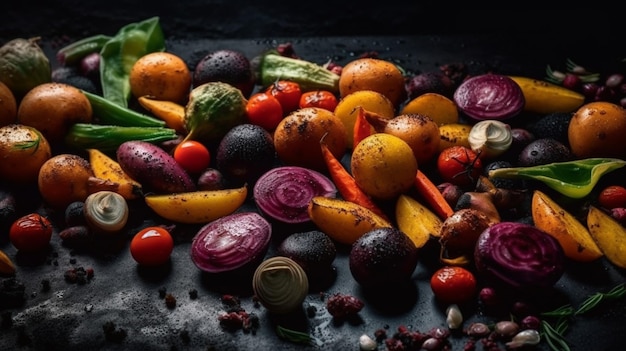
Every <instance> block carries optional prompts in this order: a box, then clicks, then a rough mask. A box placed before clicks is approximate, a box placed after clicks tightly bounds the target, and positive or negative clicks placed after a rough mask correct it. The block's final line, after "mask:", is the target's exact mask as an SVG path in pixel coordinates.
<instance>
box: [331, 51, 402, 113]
mask: <svg viewBox="0 0 626 351" xmlns="http://www.w3.org/2000/svg"><path fill="white" fill-rule="evenodd" d="M359 90H373V91H377V92H379V93H381V94H383V95H385V96H386V97H387V98H388V99H389V100H390V101H391V103H393V105H394V106H398V105H399V104H400V103H401V102H402V101H403V100H404V99H405V98H406V89H405V86H404V75H403V74H402V71H401V70H400V69H399V68H398V66H396V65H395V64H394V63H392V62H390V61H386V60H382V59H375V58H358V59H355V60H353V61H350V62H348V63H347V64H346V65H345V66H344V67H343V69H342V71H341V77H340V78H339V95H340V97H341V98H344V97H346V96H347V95H348V94H351V93H353V92H355V91H359Z"/></svg>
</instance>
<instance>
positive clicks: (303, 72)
mask: <svg viewBox="0 0 626 351" xmlns="http://www.w3.org/2000/svg"><path fill="white" fill-rule="evenodd" d="M257 69H258V74H259V76H260V81H261V84H262V85H263V86H269V85H271V84H273V83H274V82H276V81H277V80H280V79H284V80H290V81H294V82H296V83H298V84H299V85H300V88H301V89H302V90H303V91H310V90H318V89H319V90H328V91H330V92H333V93H337V92H338V91H339V75H338V74H336V73H333V72H331V71H330V70H328V69H326V68H325V67H323V66H320V65H318V64H315V63H313V62H310V61H305V60H301V59H295V58H291V57H285V56H281V55H279V54H277V53H275V52H274V51H270V52H269V53H266V54H265V55H263V56H262V57H261V58H260V64H259V66H258V68H257Z"/></svg>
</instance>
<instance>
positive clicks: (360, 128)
mask: <svg viewBox="0 0 626 351" xmlns="http://www.w3.org/2000/svg"><path fill="white" fill-rule="evenodd" d="M371 134H372V125H371V124H370V123H369V122H368V121H367V118H365V109H363V107H360V106H359V113H358V114H357V116H356V121H355V122H354V132H353V138H352V140H353V144H352V148H353V149H354V148H356V146H357V145H358V144H359V143H360V142H361V140H363V139H365V138H367V137H368V136H370V135H371Z"/></svg>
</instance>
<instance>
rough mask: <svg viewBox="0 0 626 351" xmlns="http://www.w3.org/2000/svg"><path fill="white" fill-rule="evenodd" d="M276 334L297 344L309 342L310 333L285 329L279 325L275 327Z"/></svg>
mask: <svg viewBox="0 0 626 351" xmlns="http://www.w3.org/2000/svg"><path fill="white" fill-rule="evenodd" d="M276 334H278V336H279V337H280V338H282V339H285V340H288V341H291V342H294V343H297V344H310V343H311V335H309V334H307V333H304V332H300V331H297V330H292V329H287V328H284V327H281V326H280V325H279V326H277V327H276Z"/></svg>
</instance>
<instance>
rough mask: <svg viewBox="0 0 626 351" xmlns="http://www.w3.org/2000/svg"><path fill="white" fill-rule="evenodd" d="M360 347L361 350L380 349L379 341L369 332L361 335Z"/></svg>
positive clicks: (371, 350)
mask: <svg viewBox="0 0 626 351" xmlns="http://www.w3.org/2000/svg"><path fill="white" fill-rule="evenodd" d="M359 348H360V350H361V351H374V350H377V349H378V343H377V342H376V340H374V339H372V338H370V337H369V336H368V335H367V334H363V335H361V336H360V337H359Z"/></svg>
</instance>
